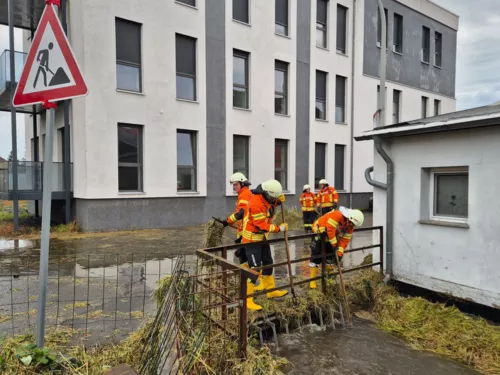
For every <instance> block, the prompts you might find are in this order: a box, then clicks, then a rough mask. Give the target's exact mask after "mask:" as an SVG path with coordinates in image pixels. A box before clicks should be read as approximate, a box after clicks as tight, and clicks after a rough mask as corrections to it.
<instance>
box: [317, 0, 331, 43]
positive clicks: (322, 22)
mask: <svg viewBox="0 0 500 375" xmlns="http://www.w3.org/2000/svg"><path fill="white" fill-rule="evenodd" d="M320 3H324V4H325V7H324V8H325V14H324V17H323V15H322V14H323V13H320V10H319V8H320V7H319V4H320ZM328 8H329V0H316V9H317V11H316V47H319V48H324V49H328V42H329V38H328ZM320 16H321V17H320ZM318 32H321V33H322V34H323V40H324V43H323V45H318V37H317V35H318Z"/></svg>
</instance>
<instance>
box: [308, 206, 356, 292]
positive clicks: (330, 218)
mask: <svg viewBox="0 0 500 375" xmlns="http://www.w3.org/2000/svg"><path fill="white" fill-rule="evenodd" d="M364 218H365V217H364V215H363V213H362V212H361V211H360V210H353V209H350V208H346V207H340V208H339V210H334V211H330V212H328V213H327V214H326V215H323V216H321V217H320V218H319V219H318V220H316V221H315V222H314V224H313V225H312V230H313V232H314V233H317V234H318V235H317V236H316V237H315V238H314V240H313V241H312V243H311V261H310V263H309V267H310V270H311V278H313V277H316V276H317V275H318V267H319V265H320V264H321V258H316V259H313V258H312V257H313V256H318V255H321V242H322V241H321V240H322V238H324V239H325V240H326V241H325V247H326V248H325V250H326V255H327V263H328V264H329V265H331V264H332V263H334V262H336V258H335V253H334V252H335V251H336V252H337V256H338V257H339V262H340V261H342V257H343V255H344V250H345V249H346V248H347V246H348V245H349V242H351V238H352V233H353V232H354V228H355V227H360V226H361V225H363V221H364ZM334 259H335V260H334ZM337 266H340V265H339V264H337ZM309 288H311V289H316V281H311V282H310V283H309Z"/></svg>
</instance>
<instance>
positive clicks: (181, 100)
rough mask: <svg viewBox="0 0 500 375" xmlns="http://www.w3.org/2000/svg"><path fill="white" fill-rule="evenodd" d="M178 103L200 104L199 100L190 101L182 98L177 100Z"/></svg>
mask: <svg viewBox="0 0 500 375" xmlns="http://www.w3.org/2000/svg"><path fill="white" fill-rule="evenodd" d="M175 100H177V101H178V102H184V103H193V104H200V102H199V101H198V100H189V99H181V98H175Z"/></svg>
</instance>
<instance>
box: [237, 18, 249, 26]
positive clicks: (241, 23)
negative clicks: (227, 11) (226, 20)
mask: <svg viewBox="0 0 500 375" xmlns="http://www.w3.org/2000/svg"><path fill="white" fill-rule="evenodd" d="M233 22H236V23H239V24H240V25H243V26H248V27H252V24H251V23H247V22H243V21H238V20H235V19H234V18H233Z"/></svg>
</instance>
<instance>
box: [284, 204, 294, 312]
mask: <svg viewBox="0 0 500 375" xmlns="http://www.w3.org/2000/svg"><path fill="white" fill-rule="evenodd" d="M281 221H283V223H285V204H284V203H283V202H282V203H281ZM284 234H285V246H286V260H287V262H288V274H289V275H290V289H291V291H292V298H293V301H294V303H298V300H297V296H296V295H295V288H294V287H293V275H292V263H291V262H290V247H289V246H288V233H287V232H286V231H285V233H284Z"/></svg>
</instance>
